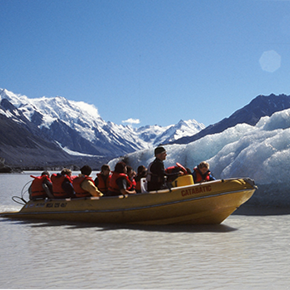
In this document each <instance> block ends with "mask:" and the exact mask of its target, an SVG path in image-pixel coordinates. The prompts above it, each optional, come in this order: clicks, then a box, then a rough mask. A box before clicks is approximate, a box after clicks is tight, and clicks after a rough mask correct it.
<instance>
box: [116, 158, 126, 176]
mask: <svg viewBox="0 0 290 290" xmlns="http://www.w3.org/2000/svg"><path fill="white" fill-rule="evenodd" d="M114 171H115V172H117V173H127V165H126V163H125V162H123V161H120V162H118V163H117V164H116V165H115V170H114Z"/></svg>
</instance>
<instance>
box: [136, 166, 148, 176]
mask: <svg viewBox="0 0 290 290" xmlns="http://www.w3.org/2000/svg"><path fill="white" fill-rule="evenodd" d="M146 173H147V169H146V167H145V166H144V165H140V166H139V167H138V168H137V175H141V176H145V175H146Z"/></svg>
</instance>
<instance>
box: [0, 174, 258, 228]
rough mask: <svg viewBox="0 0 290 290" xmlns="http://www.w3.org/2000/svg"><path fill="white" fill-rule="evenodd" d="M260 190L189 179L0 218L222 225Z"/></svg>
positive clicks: (250, 184) (50, 202) (51, 203)
mask: <svg viewBox="0 0 290 290" xmlns="http://www.w3.org/2000/svg"><path fill="white" fill-rule="evenodd" d="M190 178H191V179H190ZM255 190H256V186H255V184H254V181H253V180H251V179H249V178H237V179H223V180H214V181H209V182H204V183H197V184H193V182H192V176H191V175H190V176H181V177H179V178H178V179H177V180H176V181H175V182H173V184H172V187H171V188H169V189H166V190H159V191H154V192H145V193H140V194H131V195H125V196H123V195H121V196H115V197H100V198H99V197H91V198H74V199H47V200H39V201H29V202H27V203H26V204H25V205H24V206H23V207H22V209H21V210H20V211H18V212H4V213H1V214H0V216H1V217H4V218H16V219H38V220H59V221H70V222H86V223H96V224H103V223H111V224H117V223H118V224H120V223H123V224H146V225H167V224H219V223H221V222H222V221H223V220H225V219H226V218H227V217H228V216H229V215H230V214H232V213H233V212H234V211H235V210H236V209H237V208H238V207H239V206H241V205H242V204H243V203H245V202H246V201H247V200H248V199H249V198H251V196H252V195H253V193H254V192H255Z"/></svg>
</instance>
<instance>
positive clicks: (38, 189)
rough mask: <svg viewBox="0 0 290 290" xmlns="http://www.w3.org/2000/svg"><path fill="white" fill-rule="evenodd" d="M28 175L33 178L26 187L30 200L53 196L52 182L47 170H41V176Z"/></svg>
mask: <svg viewBox="0 0 290 290" xmlns="http://www.w3.org/2000/svg"><path fill="white" fill-rule="evenodd" d="M30 176H31V177H32V178H34V180H33V181H32V183H31V185H30V187H29V189H28V192H29V198H30V199H31V200H37V199H45V198H53V194H52V192H53V191H52V182H51V180H50V174H49V173H48V172H47V171H43V172H42V173H41V176H33V175H30Z"/></svg>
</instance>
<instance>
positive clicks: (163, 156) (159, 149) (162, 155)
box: [154, 146, 167, 160]
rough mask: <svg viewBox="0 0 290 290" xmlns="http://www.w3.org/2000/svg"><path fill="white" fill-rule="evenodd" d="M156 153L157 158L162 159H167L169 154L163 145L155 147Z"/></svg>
mask: <svg viewBox="0 0 290 290" xmlns="http://www.w3.org/2000/svg"><path fill="white" fill-rule="evenodd" d="M154 154H155V156H156V158H158V159H160V160H165V159H166V155H167V154H166V150H165V148H164V147H161V146H159V147H157V148H155V150H154Z"/></svg>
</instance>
